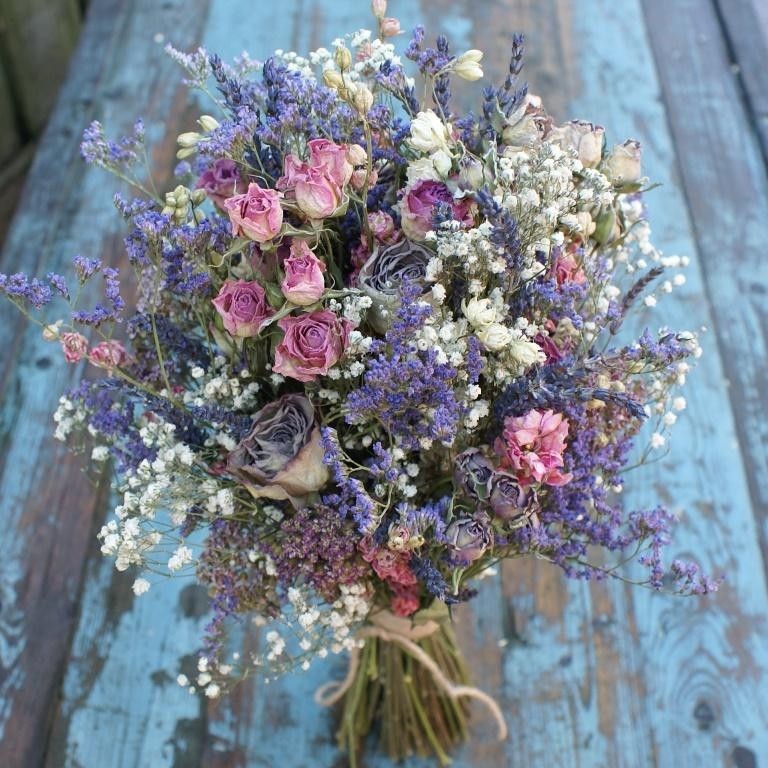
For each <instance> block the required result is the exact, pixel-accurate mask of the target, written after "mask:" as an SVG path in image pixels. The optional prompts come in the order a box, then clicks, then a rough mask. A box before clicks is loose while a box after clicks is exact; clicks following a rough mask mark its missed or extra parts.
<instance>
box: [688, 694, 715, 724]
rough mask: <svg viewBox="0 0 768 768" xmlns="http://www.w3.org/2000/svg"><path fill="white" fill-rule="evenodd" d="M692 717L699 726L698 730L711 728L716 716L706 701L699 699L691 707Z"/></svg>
mask: <svg viewBox="0 0 768 768" xmlns="http://www.w3.org/2000/svg"><path fill="white" fill-rule="evenodd" d="M693 718H694V720H696V724H697V725H698V726H699V730H700V731H708V730H710V729H711V728H712V725H713V724H714V722H715V720H717V717H716V715H715V712H714V710H713V709H712V707H711V706H710V704H709V702H708V701H705V700H704V699H699V700H698V701H697V702H696V706H695V707H694V709H693Z"/></svg>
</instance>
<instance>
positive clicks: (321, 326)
mask: <svg viewBox="0 0 768 768" xmlns="http://www.w3.org/2000/svg"><path fill="white" fill-rule="evenodd" d="M278 325H279V326H280V328H281V329H282V330H283V331H284V332H285V336H284V337H283V340H282V341H281V342H280V343H279V344H278V345H277V348H276V349H275V363H274V365H273V366H272V370H273V371H274V372H275V373H280V374H282V375H283V376H288V377H290V378H292V379H296V380H298V381H304V382H306V381H313V380H314V379H316V378H317V377H318V376H324V375H325V374H326V373H328V371H329V369H330V368H331V367H332V366H334V365H335V364H336V363H337V362H338V360H339V358H340V357H341V356H342V355H343V354H344V350H345V349H346V348H347V343H348V340H349V332H350V330H352V323H350V321H349V320H347V319H346V318H339V317H337V316H336V315H335V314H334V313H333V312H331V311H330V310H329V309H325V310H318V311H315V312H310V313H308V314H303V315H299V317H284V318H283V319H282V320H279V321H278Z"/></svg>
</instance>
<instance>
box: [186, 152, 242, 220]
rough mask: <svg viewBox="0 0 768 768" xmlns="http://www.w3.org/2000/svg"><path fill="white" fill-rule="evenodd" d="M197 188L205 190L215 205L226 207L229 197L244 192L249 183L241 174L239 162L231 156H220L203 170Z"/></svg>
mask: <svg viewBox="0 0 768 768" xmlns="http://www.w3.org/2000/svg"><path fill="white" fill-rule="evenodd" d="M195 188H196V189H203V190H205V194H206V195H207V196H208V197H209V198H210V200H211V201H212V202H213V203H214V205H216V206H217V207H218V208H221V209H224V202H225V201H226V200H227V198H229V197H233V196H234V195H238V194H243V193H244V192H245V191H246V190H247V189H248V185H247V183H246V182H245V180H244V179H243V178H242V177H241V176H240V172H239V171H238V169H237V163H236V162H235V161H234V160H230V159H229V158H226V157H220V158H219V159H218V160H216V161H215V162H214V163H213V165H212V166H210V168H207V169H206V170H205V171H203V173H202V175H201V176H200V178H199V179H198V180H197V184H195Z"/></svg>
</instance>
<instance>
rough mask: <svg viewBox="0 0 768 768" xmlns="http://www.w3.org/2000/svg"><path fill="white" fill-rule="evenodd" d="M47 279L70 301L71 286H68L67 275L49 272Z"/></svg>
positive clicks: (57, 291)
mask: <svg viewBox="0 0 768 768" xmlns="http://www.w3.org/2000/svg"><path fill="white" fill-rule="evenodd" d="M46 279H47V280H48V282H49V283H50V284H51V285H52V286H53V288H54V290H55V291H56V293H58V294H59V296H61V297H62V298H64V299H66V300H67V301H69V287H68V286H67V279H66V278H65V277H62V275H57V274H56V273H55V272H49V273H48V274H47V275H46Z"/></svg>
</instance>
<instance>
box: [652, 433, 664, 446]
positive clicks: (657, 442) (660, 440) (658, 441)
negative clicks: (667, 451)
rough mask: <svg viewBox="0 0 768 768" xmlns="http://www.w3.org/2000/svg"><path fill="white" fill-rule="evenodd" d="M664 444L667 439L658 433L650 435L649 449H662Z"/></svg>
mask: <svg viewBox="0 0 768 768" xmlns="http://www.w3.org/2000/svg"><path fill="white" fill-rule="evenodd" d="M666 442H667V439H666V438H665V437H664V435H662V434H661V433H660V432H654V433H653V434H652V435H651V448H654V449H656V448H663V447H664V445H666Z"/></svg>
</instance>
